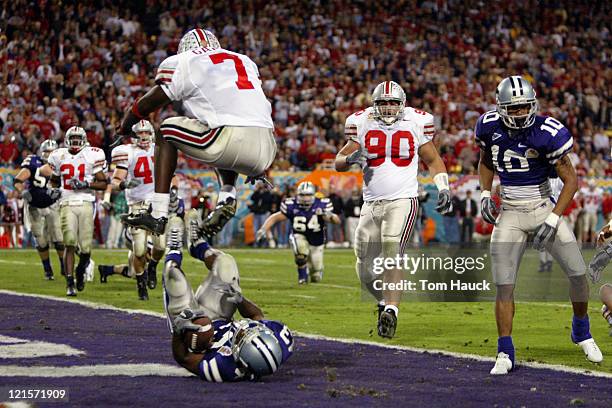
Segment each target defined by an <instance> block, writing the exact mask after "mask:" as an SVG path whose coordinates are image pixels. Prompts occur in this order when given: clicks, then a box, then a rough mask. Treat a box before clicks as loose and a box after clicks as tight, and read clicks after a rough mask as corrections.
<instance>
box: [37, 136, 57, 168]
mask: <svg viewBox="0 0 612 408" xmlns="http://www.w3.org/2000/svg"><path fill="white" fill-rule="evenodd" d="M57 147H58V145H57V142H56V141H55V140H53V139H47V140H45V141H44V142H42V143H41V145H40V148H39V149H38V155H39V156H40V158H41V159H42V161H43V162H45V163H46V162H47V160H48V159H49V156H50V155H51V153H53V151H54V150H55V149H57Z"/></svg>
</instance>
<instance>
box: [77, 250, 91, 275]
mask: <svg viewBox="0 0 612 408" xmlns="http://www.w3.org/2000/svg"><path fill="white" fill-rule="evenodd" d="M79 256H80V258H79V264H78V265H77V267H76V268H77V270H79V271H82V270H84V269H85V268H87V265H88V264H89V259H90V258H91V254H84V253H81V254H80V255H79Z"/></svg>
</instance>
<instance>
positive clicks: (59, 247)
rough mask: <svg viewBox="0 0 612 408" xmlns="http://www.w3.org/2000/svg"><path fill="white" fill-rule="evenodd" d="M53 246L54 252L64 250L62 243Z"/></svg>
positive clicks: (55, 243)
mask: <svg viewBox="0 0 612 408" xmlns="http://www.w3.org/2000/svg"><path fill="white" fill-rule="evenodd" d="M53 246H54V247H55V250H56V251H63V250H64V249H65V247H64V243H63V242H54V243H53Z"/></svg>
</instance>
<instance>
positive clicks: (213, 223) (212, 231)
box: [201, 197, 237, 238]
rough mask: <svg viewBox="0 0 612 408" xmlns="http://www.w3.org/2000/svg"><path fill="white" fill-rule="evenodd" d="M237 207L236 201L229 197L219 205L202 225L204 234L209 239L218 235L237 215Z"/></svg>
mask: <svg viewBox="0 0 612 408" xmlns="http://www.w3.org/2000/svg"><path fill="white" fill-rule="evenodd" d="M236 205H237V202H236V199H235V198H232V197H228V198H227V199H225V201H223V202H222V203H219V204H217V206H216V207H215V209H214V210H213V211H212V212H211V213H210V214H208V216H207V217H206V219H205V220H204V222H203V223H202V228H201V231H202V234H203V235H205V236H206V237H208V238H211V237H213V236H215V235H216V234H218V233H219V231H221V230H222V229H223V227H224V226H225V224H227V222H228V221H229V220H231V219H232V218H233V217H234V214H236Z"/></svg>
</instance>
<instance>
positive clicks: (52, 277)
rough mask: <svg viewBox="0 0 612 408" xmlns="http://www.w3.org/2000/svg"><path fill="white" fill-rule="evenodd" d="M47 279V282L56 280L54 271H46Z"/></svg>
mask: <svg viewBox="0 0 612 408" xmlns="http://www.w3.org/2000/svg"><path fill="white" fill-rule="evenodd" d="M45 279H46V280H54V279H55V277H54V276H53V271H52V270H48V271H45Z"/></svg>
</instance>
